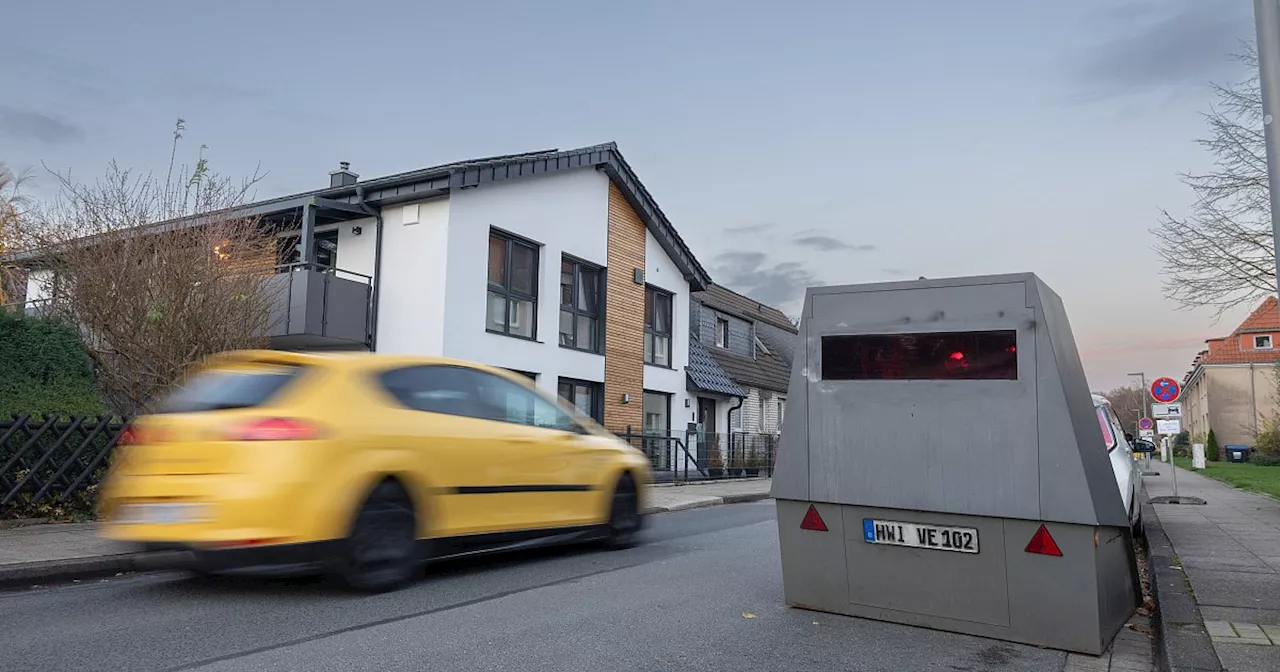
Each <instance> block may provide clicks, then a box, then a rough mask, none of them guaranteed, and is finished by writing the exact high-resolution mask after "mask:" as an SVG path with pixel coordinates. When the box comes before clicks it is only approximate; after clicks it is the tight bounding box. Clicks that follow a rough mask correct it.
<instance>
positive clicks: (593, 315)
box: [560, 257, 600, 352]
mask: <svg viewBox="0 0 1280 672" xmlns="http://www.w3.org/2000/svg"><path fill="white" fill-rule="evenodd" d="M560 345H561V347H565V348H573V349H575V350H586V351H587V352H600V268H599V267H597V266H591V265H589V264H586V263H583V262H581V261H577V260H575V259H571V258H569V257H565V258H564V260H563V261H561V262H560Z"/></svg>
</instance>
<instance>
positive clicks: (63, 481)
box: [0, 414, 125, 518]
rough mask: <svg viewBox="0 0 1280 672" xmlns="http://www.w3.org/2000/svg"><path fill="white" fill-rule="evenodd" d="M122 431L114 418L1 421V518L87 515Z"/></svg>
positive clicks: (18, 417)
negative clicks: (109, 457)
mask: <svg viewBox="0 0 1280 672" xmlns="http://www.w3.org/2000/svg"><path fill="white" fill-rule="evenodd" d="M124 429H125V422H124V421H123V420H122V419H120V418H114V417H101V416H99V417H84V416H72V417H70V418H66V417H58V416H49V417H35V416H31V415H26V414H23V415H15V416H13V417H12V418H10V419H0V518H18V517H24V516H41V515H50V514H68V513H81V514H85V513H90V512H91V509H92V506H93V499H94V492H95V490H96V489H97V485H98V481H99V480H100V479H101V478H102V475H103V473H104V472H105V471H106V466H107V458H108V456H109V455H110V453H111V449H112V448H113V447H115V444H116V441H118V440H119V439H120V435H121V434H122V433H123V432H124Z"/></svg>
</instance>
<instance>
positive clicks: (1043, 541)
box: [1024, 523, 1062, 558]
mask: <svg viewBox="0 0 1280 672" xmlns="http://www.w3.org/2000/svg"><path fill="white" fill-rule="evenodd" d="M1024 550H1026V552H1028V553H1039V554H1040V555H1054V556H1057V557H1059V558H1061V557H1062V549H1060V548H1058V542H1056V541H1054V540H1053V537H1052V536H1051V535H1050V534H1049V530H1048V528H1046V527H1045V526H1044V523H1041V524H1040V529H1038V530H1036V533H1035V534H1034V535H1032V537H1031V542H1030V543H1028V544H1027V547H1026V549H1024Z"/></svg>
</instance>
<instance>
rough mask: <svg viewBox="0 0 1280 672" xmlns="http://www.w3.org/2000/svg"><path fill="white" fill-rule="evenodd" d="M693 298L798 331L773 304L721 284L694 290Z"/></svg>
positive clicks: (755, 319)
mask: <svg viewBox="0 0 1280 672" xmlns="http://www.w3.org/2000/svg"><path fill="white" fill-rule="evenodd" d="M693 299H694V300H695V301H698V302H699V303H704V304H706V305H708V306H711V307H712V308H715V309H716V310H719V311H722V312H725V313H731V314H733V315H737V316H738V317H741V318H744V319H747V320H754V321H757V322H764V323H766V324H771V325H773V326H775V327H778V328H779V329H786V330H787V331H790V332H791V333H793V334H795V333H799V331H798V330H797V329H796V327H795V325H793V324H791V318H789V317H787V315H786V313H784V312H782V311H781V310H778V309H777V308H774V307H773V306H766V305H765V304H763V303H761V302H759V301H756V300H755V299H753V298H751V297H749V296H747V295H745V294H739V293H738V292H735V291H733V290H732V289H729V288H728V287H725V286H723V285H717V284H714V283H712V284H710V285H708V286H707V288H706V289H705V290H703V291H701V292H695V293H694V294H693Z"/></svg>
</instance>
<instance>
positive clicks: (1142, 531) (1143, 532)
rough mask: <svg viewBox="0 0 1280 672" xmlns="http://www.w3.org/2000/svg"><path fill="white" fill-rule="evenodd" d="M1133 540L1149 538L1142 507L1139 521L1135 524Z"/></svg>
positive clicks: (1139, 512) (1139, 511)
mask: <svg viewBox="0 0 1280 672" xmlns="http://www.w3.org/2000/svg"><path fill="white" fill-rule="evenodd" d="M1133 538H1134V539H1146V538H1147V522H1146V521H1145V520H1143V517H1142V508H1141V507H1139V508H1138V520H1137V521H1136V522H1135V523H1134V524H1133Z"/></svg>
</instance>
